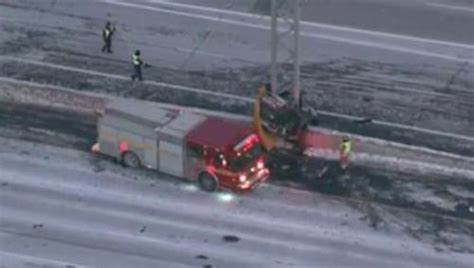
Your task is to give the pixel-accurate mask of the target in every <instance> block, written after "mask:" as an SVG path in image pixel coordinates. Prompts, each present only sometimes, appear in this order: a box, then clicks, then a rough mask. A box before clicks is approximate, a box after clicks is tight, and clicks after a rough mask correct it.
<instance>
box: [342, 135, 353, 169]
mask: <svg viewBox="0 0 474 268" xmlns="http://www.w3.org/2000/svg"><path fill="white" fill-rule="evenodd" d="M351 150H352V141H351V140H350V139H349V137H348V136H347V135H345V136H344V137H342V143H341V148H340V155H339V163H340V165H341V169H342V170H346V169H347V167H348V166H349V157H350V154H351Z"/></svg>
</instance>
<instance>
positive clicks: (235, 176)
mask: <svg viewBox="0 0 474 268" xmlns="http://www.w3.org/2000/svg"><path fill="white" fill-rule="evenodd" d="M97 128H98V141H97V143H96V144H95V145H94V146H93V148H92V150H93V151H94V152H97V153H101V154H105V155H109V156H112V157H114V158H116V159H118V160H119V161H120V162H121V163H122V164H123V165H124V166H126V167H133V168H135V167H140V166H142V167H147V168H151V169H156V170H158V171H160V172H163V173H167V174H171V175H173V176H177V177H183V178H189V179H193V180H197V181H198V183H199V185H200V187H201V188H202V189H203V190H206V191H215V190H216V189H217V188H221V187H222V188H227V189H230V190H232V191H236V192H242V191H247V190H251V189H253V188H254V187H256V186H257V185H258V184H260V183H262V182H264V181H265V180H267V179H268V177H269V173H270V172H269V170H268V168H266V167H265V164H264V163H265V155H264V150H263V148H262V146H261V142H260V139H259V137H258V136H257V135H256V134H255V133H253V131H252V129H251V126H250V125H249V124H248V123H245V122H239V121H232V120H227V119H222V118H217V117H209V116H205V115H202V114H197V113H192V112H188V111H181V110H171V109H163V108H159V107H156V106H155V105H151V104H141V105H138V106H131V105H130V104H129V103H127V102H125V101H114V102H112V103H110V104H109V105H108V106H107V107H106V109H105V111H104V112H103V114H102V116H101V117H100V118H99V121H98V127H97Z"/></svg>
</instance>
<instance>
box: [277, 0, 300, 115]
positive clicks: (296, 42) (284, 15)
mask: <svg viewBox="0 0 474 268" xmlns="http://www.w3.org/2000/svg"><path fill="white" fill-rule="evenodd" d="M288 2H290V4H289V3H288ZM271 15H272V18H271V27H272V29H271V66H270V77H271V88H272V91H273V92H279V89H280V88H279V86H280V84H279V81H278V73H279V63H280V62H279V58H280V57H279V56H281V55H282V54H284V52H286V53H287V54H288V55H289V58H288V59H286V60H283V61H282V63H287V62H291V63H292V64H293V73H294V76H293V81H292V83H291V84H292V89H291V93H292V94H291V96H292V102H293V105H295V106H297V107H298V106H299V105H300V98H301V82H300V64H301V58H300V50H301V47H300V46H301V44H300V20H301V0H290V1H287V0H271ZM279 21H281V22H284V23H285V25H284V26H283V27H281V29H279V28H278V22H279ZM291 35H292V36H293V41H292V42H291V41H290V42H288V36H291ZM285 37H286V38H285ZM285 50H286V51H285Z"/></svg>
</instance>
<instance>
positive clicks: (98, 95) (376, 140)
mask: <svg viewBox="0 0 474 268" xmlns="http://www.w3.org/2000/svg"><path fill="white" fill-rule="evenodd" d="M0 81H2V82H5V83H12V84H17V85H26V86H32V87H40V88H44V87H47V88H51V89H56V90H60V91H65V92H70V93H73V94H81V95H88V96H92V97H94V98H102V99H104V100H106V101H113V100H114V99H121V98H120V97H115V96H111V95H105V94H101V93H95V92H84V91H80V92H79V90H77V89H74V88H68V87H62V86H57V85H51V84H45V83H38V82H32V81H25V80H18V79H15V78H9V77H1V76H0ZM129 101H130V102H133V101H136V102H147V103H153V104H154V105H157V106H159V107H162V108H166V109H176V110H186V111H190V112H195V113H200V114H204V115H208V116H217V117H223V118H229V119H236V120H243V121H248V122H250V121H251V120H252V119H251V118H250V117H249V116H244V115H239V114H231V113H227V112H220V111H212V110H206V109H202V108H195V107H185V106H179V105H176V104H170V103H162V102H150V101H143V100H135V99H129ZM310 130H311V131H315V132H320V133H325V134H327V135H337V136H342V135H344V134H347V133H344V132H340V131H337V130H332V129H325V128H320V127H310ZM350 135H351V137H352V138H355V139H356V140H359V141H363V142H368V143H372V144H375V145H379V146H390V147H394V148H402V149H406V150H410V151H417V152H421V153H427V154H432V155H437V156H443V157H448V158H454V159H459V160H464V161H469V162H474V157H468V156H462V155H457V154H453V153H448V152H444V151H438V150H434V149H429V148H425V147H420V146H414V145H407V144H403V143H398V142H394V141H387V140H382V139H379V138H373V137H367V136H361V135H356V134H350Z"/></svg>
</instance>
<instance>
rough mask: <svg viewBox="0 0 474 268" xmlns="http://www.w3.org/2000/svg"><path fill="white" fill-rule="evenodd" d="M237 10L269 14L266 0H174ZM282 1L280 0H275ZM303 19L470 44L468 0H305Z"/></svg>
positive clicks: (473, 15)
mask: <svg viewBox="0 0 474 268" xmlns="http://www.w3.org/2000/svg"><path fill="white" fill-rule="evenodd" d="M170 2H176V3H184V4H192V5H201V6H203V7H212V8H218V9H227V10H233V11H238V12H249V13H256V14H262V15H269V14H270V12H269V10H270V6H269V5H270V0H257V1H255V0H240V1H222V0H175V1H170ZM279 2H282V1H279ZM303 2H304V9H302V19H303V21H309V22H317V23H322V24H328V25H334V26H342V27H351V28H355V29H363V30H369V31H378V32H384V33H391V34H400V35H407V36H415V37H421V38H429V39H435V40H443V41H450V42H457V43H464V44H471V45H472V44H474V30H473V29H472V27H471V28H469V27H468V26H467V25H471V26H472V25H474V2H473V1H472V0H439V1H434V0H396V1H387V0H384V1H380V0H338V1H329V0H309V1H303Z"/></svg>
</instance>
